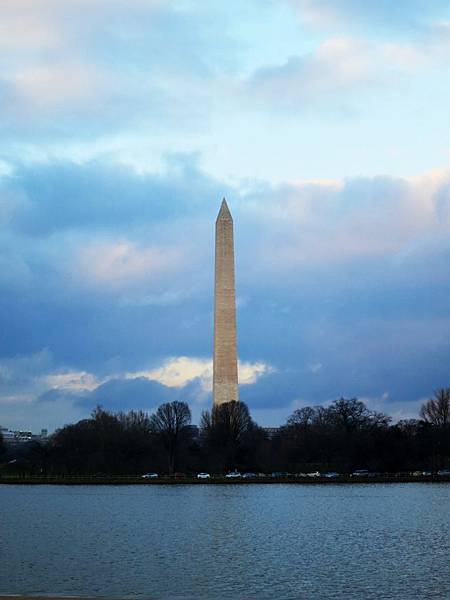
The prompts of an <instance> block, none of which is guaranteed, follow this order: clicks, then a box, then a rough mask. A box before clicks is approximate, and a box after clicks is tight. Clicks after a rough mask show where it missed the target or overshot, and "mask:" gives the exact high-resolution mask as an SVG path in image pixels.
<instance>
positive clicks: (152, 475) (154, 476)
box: [141, 473, 159, 479]
mask: <svg viewBox="0 0 450 600" xmlns="http://www.w3.org/2000/svg"><path fill="white" fill-rule="evenodd" d="M158 477H159V475H158V473H144V475H141V478H142V479H158Z"/></svg>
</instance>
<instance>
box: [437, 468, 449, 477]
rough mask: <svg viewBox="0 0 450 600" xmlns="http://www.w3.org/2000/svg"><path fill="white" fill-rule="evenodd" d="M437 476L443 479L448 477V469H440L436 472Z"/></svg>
mask: <svg viewBox="0 0 450 600" xmlns="http://www.w3.org/2000/svg"><path fill="white" fill-rule="evenodd" d="M437 474H438V475H442V476H443V477H448V476H449V475H450V469H441V470H440V471H438V472H437Z"/></svg>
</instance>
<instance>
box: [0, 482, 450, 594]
mask: <svg viewBox="0 0 450 600" xmlns="http://www.w3.org/2000/svg"><path fill="white" fill-rule="evenodd" d="M449 500H450V485H449V484H433V485H431V484H396V485H383V484H379V485H378V484H369V485H353V486H352V485H324V486H321V485H310V486H308V485H248V486H233V485H229V486H223V485H221V486H212V485H205V486H199V485H196V486H148V487H141V486H126V487H122V486H117V487H113V486H111V487H101V486H98V487H96V486H80V487H70V486H68V487H64V486H36V487H33V486H0V593H8V594H41V593H42V594H64V595H85V596H111V597H114V596H116V597H119V596H121V597H138V598H139V597H145V598H161V599H165V598H196V599H197V598H210V599H215V598H224V599H225V598H255V599H256V598H257V599H264V598H277V599H290V598H292V599H294V598H295V599H297V598H299V599H301V598H305V599H308V600H310V599H316V598H317V599H321V600H322V599H328V598H355V599H356V598H357V599H358V600H359V599H372V598H374V599H375V598H377V599H378V598H389V599H390V598H396V600H402V599H405V600H411V599H414V598H420V599H425V598H439V599H444V598H446V599H448V598H450V535H449V534H450V531H449V529H450V501H449Z"/></svg>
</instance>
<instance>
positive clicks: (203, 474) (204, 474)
mask: <svg viewBox="0 0 450 600" xmlns="http://www.w3.org/2000/svg"><path fill="white" fill-rule="evenodd" d="M210 477H211V475H210V474H209V473H199V474H198V475H197V479H209V478H210Z"/></svg>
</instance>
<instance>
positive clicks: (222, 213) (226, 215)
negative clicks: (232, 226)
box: [217, 198, 232, 220]
mask: <svg viewBox="0 0 450 600" xmlns="http://www.w3.org/2000/svg"><path fill="white" fill-rule="evenodd" d="M219 219H232V216H231V213H230V209H229V208H228V204H227V201H226V200H225V198H224V199H223V200H222V204H221V205H220V210H219V214H218V215H217V220H219Z"/></svg>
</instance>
